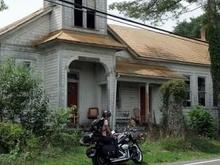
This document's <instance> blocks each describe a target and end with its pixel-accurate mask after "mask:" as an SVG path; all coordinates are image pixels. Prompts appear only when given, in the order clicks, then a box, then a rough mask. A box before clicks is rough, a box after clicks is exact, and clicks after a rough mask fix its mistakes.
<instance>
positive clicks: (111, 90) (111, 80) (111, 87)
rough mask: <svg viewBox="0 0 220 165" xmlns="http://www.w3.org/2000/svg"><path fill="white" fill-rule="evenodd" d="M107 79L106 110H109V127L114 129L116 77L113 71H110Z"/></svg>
mask: <svg viewBox="0 0 220 165" xmlns="http://www.w3.org/2000/svg"><path fill="white" fill-rule="evenodd" d="M107 81H108V89H107V90H108V110H109V111H111V113H112V117H111V128H112V129H115V124H116V120H115V117H116V90H117V79H116V77H115V73H114V72H112V73H110V74H109V75H108V77H107Z"/></svg>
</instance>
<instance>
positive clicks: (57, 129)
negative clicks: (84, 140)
mask: <svg viewBox="0 0 220 165" xmlns="http://www.w3.org/2000/svg"><path fill="white" fill-rule="evenodd" d="M75 109H76V108H63V109H59V110H57V111H56V112H55V113H54V114H53V115H52V116H53V117H52V119H53V120H52V123H51V131H50V135H49V136H48V137H49V141H50V143H51V144H52V145H53V146H54V147H61V148H64V149H71V148H73V147H74V146H77V145H79V140H80V134H81V132H80V130H75V129H71V128H69V125H71V124H70V122H71V121H70V119H71V116H72V114H73V113H75Z"/></svg>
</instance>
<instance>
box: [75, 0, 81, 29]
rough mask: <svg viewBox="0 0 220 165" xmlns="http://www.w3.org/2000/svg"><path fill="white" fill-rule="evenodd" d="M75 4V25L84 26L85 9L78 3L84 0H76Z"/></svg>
mask: <svg viewBox="0 0 220 165" xmlns="http://www.w3.org/2000/svg"><path fill="white" fill-rule="evenodd" d="M75 4H76V5H75V10H74V20H75V21H74V22H75V26H79V27H82V26H83V11H82V7H81V6H77V4H78V5H82V0H75Z"/></svg>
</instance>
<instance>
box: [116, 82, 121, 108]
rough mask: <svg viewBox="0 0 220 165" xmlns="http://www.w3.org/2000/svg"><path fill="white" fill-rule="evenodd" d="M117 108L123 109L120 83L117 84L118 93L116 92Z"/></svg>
mask: <svg viewBox="0 0 220 165" xmlns="http://www.w3.org/2000/svg"><path fill="white" fill-rule="evenodd" d="M116 107H117V108H118V109H119V108H121V96H120V82H118V84H117V92H116Z"/></svg>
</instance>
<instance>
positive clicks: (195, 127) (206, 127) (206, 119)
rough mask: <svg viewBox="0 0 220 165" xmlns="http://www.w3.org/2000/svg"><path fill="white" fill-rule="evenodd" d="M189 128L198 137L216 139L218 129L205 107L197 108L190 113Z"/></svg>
mask: <svg viewBox="0 0 220 165" xmlns="http://www.w3.org/2000/svg"><path fill="white" fill-rule="evenodd" d="M188 115H189V127H190V129H191V130H192V131H193V132H195V133H196V134H198V135H201V136H205V137H210V138H212V137H215V135H216V128H215V124H214V119H213V117H212V116H211V114H210V113H209V112H207V111H206V110H205V109H204V107H201V106H197V107H194V108H193V109H192V111H190V112H189V114H188Z"/></svg>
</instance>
